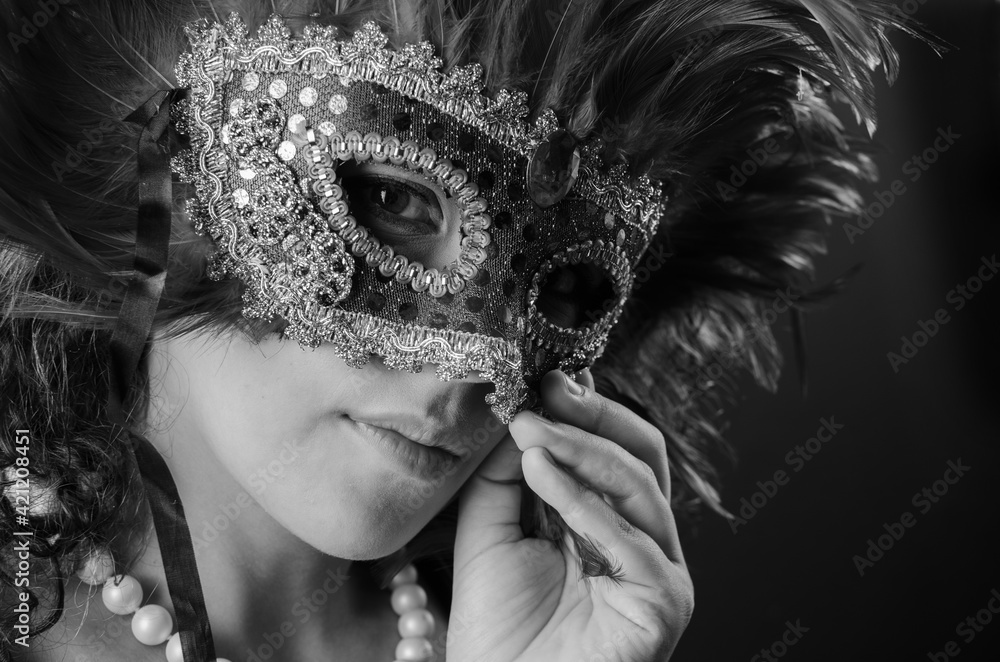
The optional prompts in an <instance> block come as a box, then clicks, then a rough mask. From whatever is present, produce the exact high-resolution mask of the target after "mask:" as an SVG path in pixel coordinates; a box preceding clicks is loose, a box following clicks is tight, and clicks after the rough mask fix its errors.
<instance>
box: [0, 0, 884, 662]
mask: <svg viewBox="0 0 1000 662" xmlns="http://www.w3.org/2000/svg"><path fill="white" fill-rule="evenodd" d="M43 4H44V3H43ZM890 9H891V5H890V4H889V3H887V2H882V1H881V0H865V1H861V0H857V1H853V2H847V1H844V0H838V1H836V2H825V3H822V4H820V3H814V2H811V1H809V2H807V1H806V0H798V1H791V0H782V1H777V0H775V1H773V2H755V3H742V2H734V1H728V2H721V1H714V2H700V3H679V2H665V1H664V2H638V1H635V2H588V3H582V2H581V3H577V2H561V3H555V2H542V1H534V2H529V1H523V0H522V1H518V2H515V1H510V2H489V3H487V2H461V3H453V2H444V1H442V2H431V3H406V2H388V3H381V2H337V3H316V2H306V1H304V0H303V1H297V2H289V3H281V6H274V5H273V4H272V3H264V2H256V1H253V0H234V1H232V2H222V1H216V2H210V3H201V2H197V1H194V0H188V1H184V2H156V3H152V2H150V3H139V4H135V3H126V2H104V3H96V2H95V3H77V2H66V3H63V2H62V1H61V0H60V2H59V3H52V4H51V6H50V5H45V6H44V7H42V9H41V10H39V9H38V7H36V6H35V5H33V4H31V3H26V2H23V3H22V2H14V1H8V2H6V3H5V7H4V11H3V17H4V19H3V20H4V23H5V27H6V28H8V32H9V35H10V38H9V45H10V49H9V50H8V51H7V53H6V56H5V58H4V61H3V68H2V75H0V81H2V84H3V87H4V94H3V96H2V99H3V101H2V104H0V108H2V110H0V112H2V114H3V118H4V120H5V122H4V126H6V127H8V129H7V130H6V131H5V135H4V148H3V149H4V151H3V159H2V166H0V167H2V168H3V170H2V175H0V181H2V182H3V184H2V189H0V191H2V197H0V200H2V207H0V219H2V220H0V222H2V226H0V228H2V231H3V237H4V244H3V253H2V256H3V257H2V259H3V263H4V278H3V303H4V311H5V317H4V324H3V327H2V328H3V343H2V345H3V361H4V363H3V374H4V383H5V386H4V388H5V396H7V397H6V398H5V399H6V402H5V403H4V422H5V425H6V428H7V429H8V430H11V431H12V436H5V438H4V443H3V446H2V449H3V457H2V463H0V464H2V466H4V467H6V469H5V471H4V477H3V478H4V494H5V497H6V498H5V499H4V500H2V502H3V504H4V506H3V507H4V509H5V510H4V513H5V517H4V519H3V534H4V541H5V544H4V547H3V549H4V557H3V558H4V583H3V586H4V610H5V612H4V619H5V620H4V635H5V638H6V642H5V644H6V651H7V652H6V655H8V656H12V657H13V658H14V659H18V660H32V661H37V660H50V659H53V660H55V659H67V657H68V656H75V658H70V659H101V660H145V659H150V660H154V659H163V658H164V656H166V657H167V658H168V659H170V660H180V659H188V660H193V659H199V660H200V659H216V656H218V658H217V659H223V658H226V659H230V660H244V659H245V660H299V659H321V658H324V657H328V656H335V657H338V658H344V659H357V660H369V659H370V660H383V659H384V660H392V659H403V660H424V659H430V658H431V657H432V656H433V655H437V657H438V659H444V657H445V656H447V658H448V659H449V660H457V661H459V662H461V661H465V660H470V661H472V660H497V661H500V660H504V661H506V660H523V661H527V660H541V659H546V660H564V659H565V660H581V659H588V660H590V659H600V660H622V661H625V660H629V661H636V662H639V661H643V662H645V661H654V660H656V661H659V660H665V659H667V658H669V657H670V655H671V653H672V651H673V649H674V647H675V645H676V642H677V640H678V638H679V637H680V635H681V633H682V632H683V629H684V627H685V625H686V623H687V622H688V619H689V618H690V616H691V611H692V609H693V590H692V587H691V581H690V576H689V575H688V572H687V567H686V564H685V560H684V556H683V553H682V551H681V549H680V545H679V543H678V540H677V531H676V526H675V523H674V515H673V513H672V510H671V503H673V504H674V506H675V507H682V508H687V507H688V506H691V505H694V504H696V503H697V502H698V501H703V502H705V503H707V504H708V505H710V506H712V507H713V508H715V509H716V510H718V511H720V512H721V513H725V511H724V510H723V509H722V508H721V506H720V505H719V499H718V496H717V493H716V492H715V489H714V487H713V486H712V478H713V473H712V470H711V465H710V461H709V452H710V449H711V447H712V446H713V444H714V443H715V440H716V436H717V435H716V433H715V428H714V427H713V425H712V420H713V418H714V416H713V409H714V408H715V405H714V404H713V394H714V393H715V391H716V387H717V385H718V382H720V374H721V373H722V372H723V371H721V370H720V369H719V368H720V366H727V367H728V366H730V365H738V366H740V367H746V368H749V369H750V370H751V372H752V373H753V374H754V375H755V377H756V378H757V379H758V380H759V381H761V382H762V383H764V384H767V385H773V383H774V379H775V378H776V372H777V368H778V361H777V352H776V349H775V347H774V342H773V339H772V337H771V335H770V331H769V330H768V328H767V327H768V326H769V324H770V323H771V322H773V321H774V316H773V315H772V316H771V317H768V310H769V304H770V302H771V300H772V299H776V297H783V298H782V299H781V300H782V301H789V302H791V303H795V302H799V301H801V300H803V295H802V294H801V291H800V289H799V288H800V285H801V282H802V280H803V278H804V277H806V276H808V275H809V273H810V269H811V266H812V257H813V255H814V254H815V253H816V252H818V251H821V250H822V247H823V243H822V234H823V231H824V228H825V227H826V225H827V224H828V222H829V220H830V218H831V217H832V216H834V215H847V214H853V213H856V212H857V211H858V207H859V198H858V195H857V193H856V190H855V187H856V186H857V185H858V183H859V182H860V181H862V180H865V179H868V178H870V177H871V175H872V173H871V167H870V165H869V162H868V161H867V160H866V159H865V157H864V156H863V155H862V154H861V153H860V152H859V151H858V149H859V144H860V143H859V141H857V140H855V139H853V138H851V137H849V135H848V133H847V132H846V131H845V129H844V128H843V126H842V124H841V122H840V121H839V120H838V119H837V117H836V115H834V113H833V111H832V109H831V103H832V100H833V99H835V98H836V99H840V100H842V101H846V102H847V103H848V105H850V106H851V107H852V108H853V109H854V111H855V113H856V114H857V116H858V117H859V118H861V119H863V120H864V121H865V122H866V124H867V126H869V127H872V126H873V121H874V119H873V112H872V107H871V81H870V78H869V70H870V69H872V68H874V67H875V65H876V64H877V63H878V62H879V61H880V60H884V63H885V65H886V69H887V72H888V75H889V76H890V77H891V76H892V75H893V73H894V69H895V60H894V55H893V52H892V50H891V47H890V46H889V45H888V42H887V41H886V40H885V36H884V33H885V30H886V29H887V28H888V27H890V26H892V25H894V24H895V23H896V22H897V21H896V19H895V18H894V17H893V14H892V12H891V11H890ZM230 11H233V12H236V13H237V15H236V16H235V17H232V18H226V17H227V15H228V14H229V12H230ZM272 12H274V13H276V14H278V16H273V17H271V18H270V19H269V18H268V16H269V14H271V13H272ZM282 17H284V18H282ZM199 18H204V19H207V20H206V21H203V22H200V23H193V22H192V21H195V20H196V19H199ZM183 26H188V28H187V30H186V31H184V32H182V30H181V28H182V27H183ZM439 57H440V58H441V59H438V58H439ZM473 63H477V64H473ZM171 156H172V157H173V158H172V159H170V160H169V161H168V159H169V157H171ZM171 170H173V173H174V177H173V180H174V181H173V186H171V185H170V179H171V176H170V172H171ZM137 219H138V222H137ZM136 228H138V230H137V229H136ZM154 313H155V315H154ZM303 349H306V350H312V351H302V350H303ZM591 366H593V369H594V377H591V375H590V371H589V368H590V367H591ZM567 375H572V377H570V376H567ZM706 375H707V376H708V378H707V379H706V378H705V376H706ZM595 378H596V382H597V388H596V390H595ZM721 381H722V382H725V378H722V379H721ZM125 428H127V429H128V433H125V432H123V430H124V429H125ZM668 455H669V458H670V463H669V465H668V461H667V458H668ZM8 541H9V543H8ZM414 560H416V561H417V562H418V564H419V565H420V568H419V570H417V569H415V567H413V566H410V565H408V563H409V562H410V561H414ZM422 584H423V585H425V586H426V589H425V588H421V585H422ZM386 587H388V588H389V589H391V591H392V592H391V598H390V592H388V591H385V590H383V589H384V588H386ZM98 594H100V597H98Z"/></svg>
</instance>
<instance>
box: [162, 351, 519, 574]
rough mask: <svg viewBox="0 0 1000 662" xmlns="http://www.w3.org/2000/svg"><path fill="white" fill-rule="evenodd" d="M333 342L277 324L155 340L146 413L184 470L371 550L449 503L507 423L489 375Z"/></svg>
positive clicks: (369, 554) (317, 538) (381, 548)
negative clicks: (352, 358)
mask: <svg viewBox="0 0 1000 662" xmlns="http://www.w3.org/2000/svg"><path fill="white" fill-rule="evenodd" d="M330 349H331V348H330V346H329V345H322V346H320V347H319V348H318V349H316V350H315V351H308V350H305V351H303V350H302V349H300V348H299V346H298V345H297V344H296V343H295V342H293V341H288V340H285V341H281V340H279V339H278V338H277V336H271V337H268V338H267V339H265V340H264V341H263V342H261V343H260V344H259V345H254V344H252V343H251V342H250V341H248V340H246V339H243V338H242V337H241V336H236V337H235V338H233V339H231V340H227V339H223V338H218V337H215V338H212V337H209V338H191V337H184V338H181V339H177V340H166V341H161V342H158V343H157V344H156V346H155V351H154V356H153V357H152V366H153V373H152V374H153V375H154V377H153V379H154V381H153V389H152V397H153V400H152V402H153V409H154V410H155V411H156V412H157V418H155V419H154V420H156V421H159V423H154V426H159V427H164V426H168V427H169V440H170V443H171V446H172V447H171V448H170V449H169V450H168V451H167V453H168V454H171V455H175V456H176V455H178V454H179V455H182V456H186V458H185V457H178V458H177V459H176V460H175V461H179V462H183V463H185V464H186V466H187V468H186V469H182V470H183V471H186V472H190V471H194V472H197V473H200V474H202V476H203V479H205V480H211V481H214V482H215V483H217V484H225V483H233V484H234V486H233V487H234V489H235V490H236V491H237V492H238V491H239V490H242V491H245V492H246V493H247V494H248V495H249V496H250V498H252V499H253V500H254V501H255V502H256V503H258V504H259V505H260V506H261V507H262V508H263V509H264V511H266V512H267V514H269V515H270V516H271V517H272V518H274V519H275V520H277V521H278V522H279V523H280V524H282V525H283V526H284V527H285V528H286V529H288V530H289V531H290V532H292V533H293V534H295V535H296V536H298V537H299V538H301V539H303V540H305V541H306V542H308V543H310V544H311V545H312V546H313V547H316V548H317V549H320V550H322V551H324V552H326V553H328V554H332V555H335V556H339V557H342V558H352V559H369V558H377V557H380V556H384V555H387V554H389V553H391V552H394V551H396V550H397V549H399V548H400V547H401V546H402V545H404V544H406V542H408V541H409V540H410V539H411V538H412V537H413V536H414V535H416V533H417V532H418V531H419V530H420V529H421V528H423V526H424V525H426V524H427V522H428V521H429V520H430V519H431V518H432V517H433V516H434V515H435V514H436V513H438V512H439V511H440V510H441V509H442V508H443V507H444V506H445V505H446V504H447V503H448V501H449V500H450V499H451V498H452V497H453V496H454V495H455V493H456V492H457V490H458V489H459V487H460V486H461V485H462V484H463V483H464V482H465V480H466V479H467V478H468V477H469V475H470V474H471V473H472V471H473V470H474V469H475V467H476V466H477V465H478V464H479V463H480V462H481V461H482V459H483V458H484V457H485V456H486V454H487V453H488V452H489V451H490V450H491V449H492V448H493V447H494V446H495V445H496V443H497V442H498V441H499V439H500V438H501V437H502V435H503V434H504V432H505V431H506V427H505V426H502V425H501V424H500V422H499V421H498V420H497V419H496V418H495V417H494V416H493V415H492V413H491V412H490V410H489V407H488V406H487V405H486V404H485V402H484V398H485V396H486V394H487V393H489V392H490V391H491V390H492V388H493V387H492V385H491V384H487V383H479V382H475V381H473V380H471V379H469V380H464V381H452V382H443V381H440V380H438V379H437V378H436V377H435V376H434V371H433V366H430V365H428V366H426V367H425V370H424V371H423V372H421V373H416V374H414V373H407V372H399V371H394V370H389V369H387V368H386V367H385V366H384V365H383V364H382V362H381V361H379V360H378V359H377V357H373V358H372V361H371V362H370V363H369V364H368V365H367V366H365V367H364V368H363V369H356V368H351V367H348V366H347V365H346V364H345V363H344V362H343V361H342V360H340V359H339V358H338V357H337V356H336V355H335V354H334V353H333V352H332V351H330ZM191 444H194V445H197V446H196V447H193V448H192V447H190V446H187V447H184V445H191ZM422 444H428V445H435V446H441V447H443V448H431V447H429V446H424V445H422ZM445 449H446V450H445ZM191 465H194V466H193V467H192V466H191ZM216 487H217V486H216ZM205 495H206V498H208V499H218V500H222V501H223V502H232V501H234V500H235V496H234V495H233V494H232V493H230V494H225V491H223V493H222V494H220V493H219V492H215V493H214V494H213V493H212V492H209V491H207V490H206V492H205ZM192 529H193V532H194V534H195V535H196V536H197V535H199V530H198V529H199V527H198V524H197V522H192Z"/></svg>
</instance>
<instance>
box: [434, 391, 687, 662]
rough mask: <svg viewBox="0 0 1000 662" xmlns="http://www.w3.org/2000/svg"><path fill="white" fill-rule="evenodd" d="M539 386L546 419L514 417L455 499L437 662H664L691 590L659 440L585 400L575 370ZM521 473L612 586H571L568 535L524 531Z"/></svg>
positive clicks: (613, 409)
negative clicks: (614, 568) (442, 659)
mask: <svg viewBox="0 0 1000 662" xmlns="http://www.w3.org/2000/svg"><path fill="white" fill-rule="evenodd" d="M581 384H585V385H586V386H584V387H583V388H581ZM574 391H579V392H574ZM541 392H542V403H543V404H544V406H545V409H546V410H547V411H549V412H551V414H552V415H553V416H554V417H555V418H556V419H557V420H558V421H559V422H558V423H550V422H548V421H546V420H545V419H543V418H540V417H538V416H536V415H534V414H532V413H531V412H521V413H520V414H518V415H517V416H516V417H515V418H514V420H513V422H512V423H511V425H510V434H509V435H508V436H507V437H506V438H505V439H504V440H503V441H501V442H500V444H499V445H498V446H497V448H496V449H494V451H493V452H492V453H491V454H490V456H489V457H487V458H486V460H485V461H484V462H483V464H482V465H481V466H480V467H479V468H478V469H477V470H476V473H475V474H474V475H473V476H472V478H470V479H469V483H468V484H467V485H466V486H465V487H464V488H463V491H462V494H461V496H460V503H459V521H458V534H457V539H456V543H455V585H454V592H453V601H452V609H451V615H450V617H449V632H448V645H447V660H448V662H563V661H565V662H580V661H587V662H591V661H594V662H597V661H600V662H665V661H666V660H667V659H668V658H669V657H670V655H671V653H672V652H673V650H674V647H675V646H676V645H677V641H678V639H679V638H680V636H681V633H682V632H683V631H684V628H685V627H686V626H687V623H688V621H689V620H690V618H691V612H692V610H693V609H694V590H693V588H692V584H691V577H690V575H689V574H688V571H687V567H686V565H685V563H684V555H683V553H682V552H681V547H680V543H679V541H678V537H677V528H676V525H675V523H674V517H673V513H672V512H671V510H670V504H669V498H668V497H669V494H670V474H669V471H668V468H667V456H666V450H665V445H664V442H663V436H662V435H661V434H660V432H659V431H658V430H657V429H656V428H655V427H653V426H652V425H651V424H649V423H647V422H646V421H644V420H643V419H642V418H640V417H639V416H638V415H636V414H635V413H633V412H631V411H630V410H628V409H627V408H625V407H623V406H621V405H619V404H617V403H614V402H612V401H610V400H608V399H606V398H604V397H602V396H600V395H598V394H597V393H596V392H595V391H594V390H593V381H592V379H591V377H590V374H589V372H587V371H584V372H583V373H581V378H580V383H574V382H573V381H572V380H570V379H568V378H567V377H566V376H565V375H563V373H561V372H558V371H553V372H550V373H549V374H547V375H546V376H545V378H544V379H543V380H542V386H541ZM522 472H523V473H522ZM522 475H523V477H524V479H525V481H526V482H527V484H528V486H529V487H530V488H531V489H532V490H533V491H534V492H535V493H536V494H537V495H538V496H539V497H541V498H542V499H543V500H544V501H546V502H547V503H549V504H550V505H551V506H553V507H554V508H555V509H556V510H557V511H558V512H559V514H560V515H562V517H563V519H564V520H565V521H566V523H567V525H569V527H571V528H572V529H573V530H574V531H575V532H576V533H578V534H579V535H580V536H581V537H584V538H589V539H590V540H591V541H593V542H595V543H597V544H598V547H599V548H603V550H604V552H605V554H606V555H607V556H608V557H609V560H611V561H612V562H613V563H615V564H616V565H620V567H621V569H622V574H623V575H624V577H623V578H622V579H621V581H620V583H616V582H615V581H613V580H611V579H610V578H608V577H588V578H585V579H581V578H580V576H581V572H580V561H579V557H578V556H577V554H576V550H575V549H574V548H573V543H572V540H571V539H570V537H569V536H566V537H565V539H564V540H563V541H562V543H561V544H558V543H554V542H551V541H547V540H540V539H536V538H526V537H525V536H524V533H523V532H522V530H521V525H520V507H521V487H520V486H519V479H520V478H521V476H522Z"/></svg>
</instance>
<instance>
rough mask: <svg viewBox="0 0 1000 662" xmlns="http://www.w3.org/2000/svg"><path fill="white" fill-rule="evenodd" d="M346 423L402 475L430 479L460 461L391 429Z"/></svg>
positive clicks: (439, 449)
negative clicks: (401, 470)
mask: <svg viewBox="0 0 1000 662" xmlns="http://www.w3.org/2000/svg"><path fill="white" fill-rule="evenodd" d="M348 420H349V421H350V422H351V424H352V425H353V426H354V428H355V429H356V430H358V432H359V433H360V434H361V436H363V437H364V438H365V439H366V440H367V441H369V442H371V444H372V445H373V446H375V447H376V448H378V449H379V450H381V451H382V452H383V453H384V454H385V455H386V456H388V457H389V458H391V459H392V460H393V462H395V463H396V465H397V466H398V467H400V468H401V469H403V470H404V471H405V473H408V474H415V475H418V476H422V477H424V478H431V477H432V476H433V475H435V474H438V472H440V471H442V470H447V469H449V468H451V467H453V466H454V465H455V464H457V463H458V462H460V461H461V460H460V458H459V457H458V456H456V455H454V454H452V453H449V452H448V451H446V450H444V449H443V448H437V447H434V446H427V445H424V444H420V443H417V442H416V441H413V440H412V439H410V438H409V437H406V436H404V435H403V434H400V433H399V432H396V431H395V430H390V429H388V428H384V427H381V426H379V425H376V424H374V423H364V422H362V421H356V420H354V419H353V418H348Z"/></svg>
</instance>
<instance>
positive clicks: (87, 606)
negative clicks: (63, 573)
mask: <svg viewBox="0 0 1000 662" xmlns="http://www.w3.org/2000/svg"><path fill="white" fill-rule="evenodd" d="M91 591H92V589H91V588H90V587H88V586H87V585H86V584H83V583H81V582H70V584H69V585H67V587H66V597H65V604H64V609H63V615H62V617H61V618H60V619H59V621H58V622H57V623H56V624H55V625H53V626H52V627H51V628H50V629H49V630H46V631H45V632H43V633H42V634H40V635H38V636H37V637H33V638H31V639H30V640H29V645H28V647H27V648H22V647H19V646H18V647H15V650H12V651H11V653H12V660H13V662H147V661H148V662H162V660H163V659H164V657H163V656H164V651H163V648H164V647H163V646H156V647H153V646H145V645H143V644H141V643H139V642H138V641H137V640H136V639H135V637H134V636H133V635H132V623H131V616H118V615H116V614H113V613H111V612H110V611H108V610H107V608H105V606H104V604H103V602H102V601H101V599H100V598H99V597H96V596H94V595H92V594H91Z"/></svg>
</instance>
